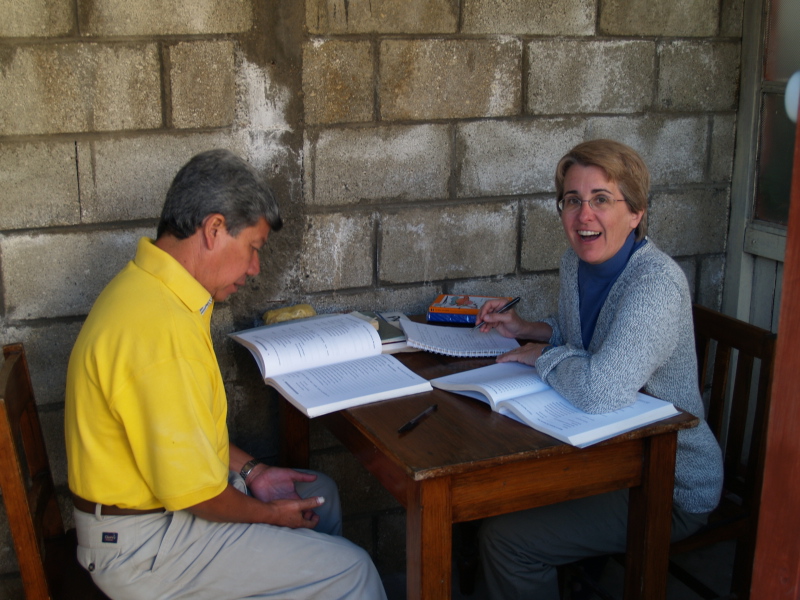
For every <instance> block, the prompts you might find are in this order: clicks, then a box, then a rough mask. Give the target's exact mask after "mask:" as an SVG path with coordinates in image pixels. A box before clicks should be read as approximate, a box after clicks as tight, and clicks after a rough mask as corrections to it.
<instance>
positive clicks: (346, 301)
mask: <svg viewBox="0 0 800 600" xmlns="http://www.w3.org/2000/svg"><path fill="white" fill-rule="evenodd" d="M441 293H442V291H441V289H440V288H439V287H438V286H434V285H424V284H420V285H417V286H412V287H402V288H399V289H393V288H385V287H378V288H375V289H370V290H367V291H360V290H356V291H346V292H344V293H343V292H337V291H334V292H333V293H332V294H324V295H321V296H316V297H314V298H313V299H312V300H311V304H312V306H313V307H314V308H315V309H316V311H317V312H318V313H332V312H350V311H353V310H361V311H364V310H366V311H374V310H388V311H394V310H399V311H401V312H403V313H405V314H407V315H424V314H425V312H426V311H427V310H428V305H429V304H430V303H431V300H432V299H433V298H435V297H436V296H438V295H439V294H441Z"/></svg>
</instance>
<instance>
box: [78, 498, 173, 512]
mask: <svg viewBox="0 0 800 600" xmlns="http://www.w3.org/2000/svg"><path fill="white" fill-rule="evenodd" d="M72 503H73V504H74V505H75V508H77V509H78V510H79V511H81V512H85V513H89V514H90V515H93V514H95V510H96V508H97V506H98V504H99V502H89V501H88V500H84V499H83V498H81V497H80V496H76V495H75V494H72ZM99 506H100V514H101V515H108V516H114V517H127V516H131V515H149V514H153V513H163V512H167V509H166V508H163V507H161V508H149V509H147V510H139V509H136V508H120V507H119V506H109V505H108V504H99Z"/></svg>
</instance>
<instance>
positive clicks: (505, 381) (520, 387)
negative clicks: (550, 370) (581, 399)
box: [431, 363, 550, 402]
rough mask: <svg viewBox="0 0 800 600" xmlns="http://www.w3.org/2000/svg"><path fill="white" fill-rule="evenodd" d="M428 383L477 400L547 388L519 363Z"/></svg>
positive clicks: (536, 374)
mask: <svg viewBox="0 0 800 600" xmlns="http://www.w3.org/2000/svg"><path fill="white" fill-rule="evenodd" d="M431 384H432V385H433V387H436V388H440V389H443V390H449V391H453V392H458V393H460V394H464V395H466V396H470V397H473V398H478V399H479V400H484V401H486V400H487V398H486V396H488V398H490V399H494V401H495V402H499V401H501V400H506V399H508V398H515V397H517V396H522V395H525V394H532V393H534V392H538V391H541V390H547V389H550V386H548V385H547V384H546V383H545V382H544V381H542V378H541V377H539V374H538V373H537V372H536V369H535V368H533V367H531V366H528V365H523V364H520V363H496V364H493V365H488V366H486V367H480V368H478V369H471V370H469V371H462V372H461V373H454V374H453V375H445V376H444V377H438V378H436V379H433V380H431ZM476 392H478V394H477V395H476ZM481 396H484V397H481Z"/></svg>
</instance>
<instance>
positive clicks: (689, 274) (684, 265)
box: [651, 240, 697, 299]
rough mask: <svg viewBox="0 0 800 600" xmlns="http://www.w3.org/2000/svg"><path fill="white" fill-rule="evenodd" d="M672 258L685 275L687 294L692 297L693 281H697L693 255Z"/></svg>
mask: <svg viewBox="0 0 800 600" xmlns="http://www.w3.org/2000/svg"><path fill="white" fill-rule="evenodd" d="M651 242H652V240H651ZM673 260H675V262H676V263H677V264H678V266H679V267H680V268H681V270H682V271H683V274H684V275H686V283H687V284H689V295H690V296H691V297H692V298H693V299H694V298H695V296H696V293H695V283H696V281H697V262H696V261H695V257H694V256H686V257H683V258H676V259H673Z"/></svg>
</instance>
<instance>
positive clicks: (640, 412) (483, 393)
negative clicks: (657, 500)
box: [431, 363, 678, 448]
mask: <svg viewBox="0 0 800 600" xmlns="http://www.w3.org/2000/svg"><path fill="white" fill-rule="evenodd" d="M431 384H432V385H433V387H436V388H440V389H443V390H448V391H451V392H455V393H457V394H464V395H465V396H470V397H472V398H477V399H478V400H482V401H484V402H487V403H488V404H489V405H490V406H491V407H492V410H495V411H497V412H499V413H500V414H502V415H505V416H507V417H511V418H512V419H516V420H517V421H520V422H521V423H524V424H525V425H528V426H529V427H533V428H534V429H536V430H538V431H541V432H543V433H546V434H547V435H550V436H552V437H554V438H556V439H558V440H561V441H562V442H566V443H568V444H572V445H573V446H577V447H579V448H584V447H586V446H590V445H592V444H595V443H597V442H601V441H603V440H606V439H608V438H611V437H614V436H615V435H619V434H620V433H625V432H626V431H630V430H632V429H636V428H637V427H641V426H642V425H648V424H650V423H654V422H655V421H660V420H661V419H666V418H667V417H670V416H672V415H675V414H678V410H677V409H676V408H675V407H674V406H673V405H672V404H671V403H669V402H664V401H663V400H658V399H657V398H653V397H652V396H647V395H645V394H642V393H639V395H638V399H637V400H636V402H635V403H633V404H632V405H630V406H626V407H625V408H621V409H619V410H616V411H614V412H610V413H605V414H589V413H585V412H583V411H582V410H580V409H578V408H575V407H574V406H573V405H572V404H570V403H569V402H568V401H567V400H566V399H565V398H564V397H563V396H561V395H560V394H559V393H558V392H556V391H555V390H554V389H553V388H551V387H550V386H549V385H547V384H546V383H545V382H544V381H542V379H541V378H540V377H539V375H538V374H537V373H536V369H535V368H533V367H529V366H528V365H523V364H520V363H496V364H493V365H489V366H487V367H480V368H478V369H472V370H470V371H463V372H461V373H455V374H453V375H447V376H445V377H439V378H438V379H433V380H431Z"/></svg>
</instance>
